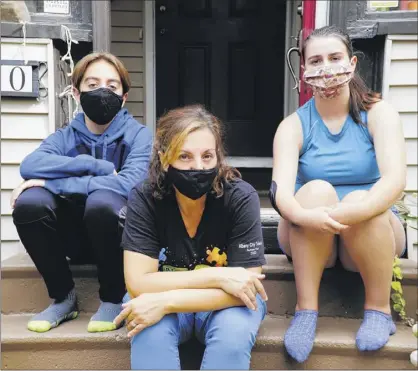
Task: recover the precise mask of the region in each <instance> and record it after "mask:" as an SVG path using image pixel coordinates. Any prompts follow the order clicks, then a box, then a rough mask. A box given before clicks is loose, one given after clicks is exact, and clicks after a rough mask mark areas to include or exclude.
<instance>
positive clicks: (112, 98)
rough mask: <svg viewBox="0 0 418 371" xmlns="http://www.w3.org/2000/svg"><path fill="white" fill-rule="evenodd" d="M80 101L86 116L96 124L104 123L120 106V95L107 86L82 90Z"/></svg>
mask: <svg viewBox="0 0 418 371" xmlns="http://www.w3.org/2000/svg"><path fill="white" fill-rule="evenodd" d="M80 103H81V107H82V108H83V111H84V113H85V114H86V115H87V117H88V118H89V119H90V120H92V121H93V122H95V123H96V124H97V125H106V124H108V123H109V122H110V121H112V120H113V119H114V117H115V116H116V115H117V113H118V112H119V111H120V109H121V108H122V103H123V98H122V96H120V95H118V94H116V93H114V92H113V91H112V90H110V89H108V88H99V89H95V90H92V91H82V92H81V94H80Z"/></svg>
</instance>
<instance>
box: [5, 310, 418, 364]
mask: <svg viewBox="0 0 418 371" xmlns="http://www.w3.org/2000/svg"><path fill="white" fill-rule="evenodd" d="M30 316H31V315H3V316H2V323H1V324H2V365H3V367H2V369H26V370H40V369H44V370H46V369H73V370H75V369H84V370H109V369H117V370H125V369H129V362H130V361H129V358H130V356H129V340H128V339H127V337H126V330H125V329H120V330H117V331H112V332H106V333H98V334H90V333H88V332H87V331H86V328H87V323H88V321H89V318H90V315H88V314H83V315H81V316H80V317H79V318H78V319H76V320H74V321H71V322H68V323H64V324H62V325H61V326H60V327H58V328H56V329H53V330H51V331H49V332H47V333H44V334H37V333H34V332H31V331H28V330H27V329H26V323H27V321H28V319H29V318H30ZM290 320H291V318H290V317H289V318H286V317H284V316H273V315H268V316H267V317H266V319H265V320H264V322H263V324H262V327H261V329H260V331H259V334H258V337H257V342H256V345H255V347H254V349H253V352H252V360H251V368H252V369H259V370H268V369H318V370H319V369H322V370H324V369H397V370H401V369H414V367H413V366H412V364H411V363H410V362H409V354H410V353H411V352H412V351H413V350H414V349H415V348H416V342H415V340H414V338H413V335H412V332H411V329H410V328H409V327H406V326H403V325H398V330H397V332H396V334H395V335H393V336H391V338H390V341H389V342H388V344H387V345H386V346H385V347H384V348H383V349H381V350H380V351H378V352H372V353H367V354H364V353H360V352H359V351H357V349H356V348H355V340H354V339H355V334H356V331H357V329H358V327H359V325H360V320H354V319H347V318H329V317H321V318H320V319H319V322H318V330H317V336H316V341H315V345H314V349H313V351H312V354H311V356H310V358H309V359H308V361H307V362H305V363H304V364H301V365H300V364H297V363H296V362H294V361H292V360H291V359H290V358H289V356H287V354H286V352H285V350H284V346H283V336H284V333H285V330H286V329H287V327H288V325H289V322H290ZM183 354H185V355H186V356H187V349H184V352H183ZM195 367H198V364H197V365H195Z"/></svg>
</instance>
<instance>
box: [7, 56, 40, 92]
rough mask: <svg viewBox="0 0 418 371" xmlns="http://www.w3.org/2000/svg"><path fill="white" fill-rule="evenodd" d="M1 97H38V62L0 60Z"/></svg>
mask: <svg viewBox="0 0 418 371" xmlns="http://www.w3.org/2000/svg"><path fill="white" fill-rule="evenodd" d="M1 95H2V97H26V98H37V97H39V62H34V61H29V62H28V63H27V64H25V62H24V61H18V60H16V61H15V60H2V61H1Z"/></svg>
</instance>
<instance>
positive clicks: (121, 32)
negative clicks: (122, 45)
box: [111, 27, 143, 42]
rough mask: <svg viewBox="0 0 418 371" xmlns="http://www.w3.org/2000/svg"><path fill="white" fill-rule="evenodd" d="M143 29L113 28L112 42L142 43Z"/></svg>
mask: <svg viewBox="0 0 418 371" xmlns="http://www.w3.org/2000/svg"><path fill="white" fill-rule="evenodd" d="M142 32H143V29H142V27H112V34H111V40H112V42H116V41H122V42H139V41H142V35H141V34H142Z"/></svg>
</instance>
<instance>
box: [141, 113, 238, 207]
mask: <svg viewBox="0 0 418 371" xmlns="http://www.w3.org/2000/svg"><path fill="white" fill-rule="evenodd" d="M205 128H207V129H209V130H210V131H211V132H212V134H213V136H214V137H215V142H216V157H217V160H218V164H217V167H218V169H219V171H218V175H217V176H216V178H215V180H214V181H213V192H214V193H215V194H216V196H217V197H221V196H222V195H223V182H225V181H226V182H228V181H231V180H233V179H236V178H240V177H241V174H240V173H239V171H238V170H237V169H235V168H233V167H230V166H228V165H227V164H226V160H225V148H224V144H223V140H222V137H223V132H222V124H221V121H220V120H219V119H218V118H217V117H215V116H214V115H213V114H211V113H210V112H208V111H207V110H206V109H205V108H204V107H203V106H201V105H190V106H186V107H180V108H176V109H173V110H171V111H168V112H167V113H166V114H164V115H163V116H161V117H160V119H159V120H158V122H157V132H156V135H155V140H154V148H153V153H152V157H151V162H150V170H149V178H148V184H149V185H150V186H151V189H152V191H153V196H154V197H155V198H157V199H161V198H163V197H164V195H165V194H167V193H169V192H170V188H169V187H168V184H167V182H166V181H165V174H166V172H165V170H166V168H167V167H168V165H170V164H171V163H173V162H174V161H175V160H176V159H177V157H178V156H179V154H180V151H181V148H182V146H183V143H184V141H185V140H186V137H187V136H188V135H189V134H190V133H192V132H194V131H196V130H199V129H205Z"/></svg>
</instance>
